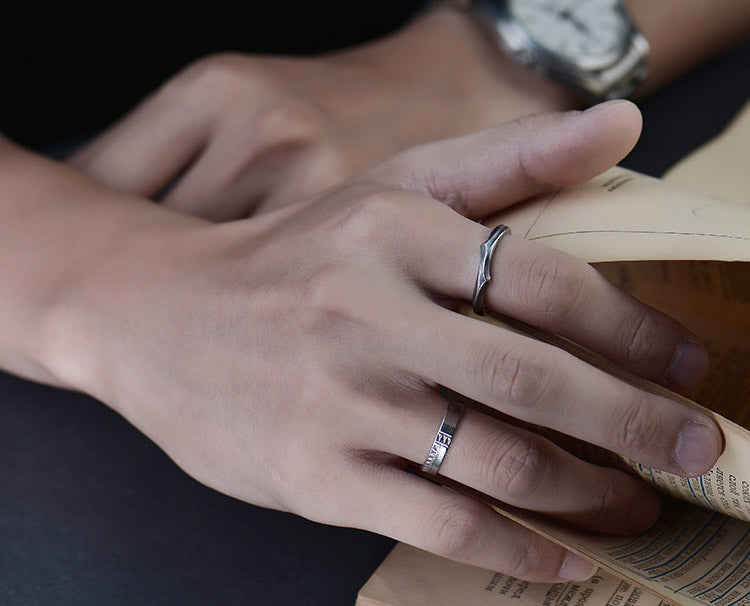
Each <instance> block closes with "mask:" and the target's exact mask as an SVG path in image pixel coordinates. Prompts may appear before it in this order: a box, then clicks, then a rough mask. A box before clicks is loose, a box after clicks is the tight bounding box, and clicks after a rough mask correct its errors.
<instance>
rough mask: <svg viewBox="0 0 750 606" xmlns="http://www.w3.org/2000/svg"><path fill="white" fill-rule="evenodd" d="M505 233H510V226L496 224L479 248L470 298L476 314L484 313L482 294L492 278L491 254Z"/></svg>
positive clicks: (481, 314)
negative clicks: (475, 275)
mask: <svg viewBox="0 0 750 606" xmlns="http://www.w3.org/2000/svg"><path fill="white" fill-rule="evenodd" d="M506 234H510V227H508V226H507V225H498V226H497V227H496V228H495V229H493V230H492V231H491V232H490V235H489V237H488V238H487V239H486V240H485V241H484V243H482V246H481V248H480V250H481V253H482V256H481V257H480V258H479V269H478V270H477V281H476V283H475V284H474V295H473V296H472V298H471V308H472V309H473V310H474V313H475V314H477V315H478V316H483V315H484V295H485V292H486V291H487V285H488V284H489V283H490V280H491V279H492V276H490V265H491V264H492V255H493V254H495V249H496V248H497V245H498V244H499V243H500V240H502V239H503V236H505V235H506Z"/></svg>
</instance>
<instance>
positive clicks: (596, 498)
mask: <svg viewBox="0 0 750 606" xmlns="http://www.w3.org/2000/svg"><path fill="white" fill-rule="evenodd" d="M619 486H620V484H618V483H616V482H614V481H612V480H611V479H606V480H604V481H603V482H602V483H601V484H600V486H599V489H598V490H597V491H596V493H595V494H594V495H593V497H592V499H591V509H590V512H589V513H590V515H591V526H592V527H593V528H603V527H611V525H612V519H613V516H615V514H616V513H617V512H618V511H624V503H623V496H624V495H623V492H622V490H620V488H619Z"/></svg>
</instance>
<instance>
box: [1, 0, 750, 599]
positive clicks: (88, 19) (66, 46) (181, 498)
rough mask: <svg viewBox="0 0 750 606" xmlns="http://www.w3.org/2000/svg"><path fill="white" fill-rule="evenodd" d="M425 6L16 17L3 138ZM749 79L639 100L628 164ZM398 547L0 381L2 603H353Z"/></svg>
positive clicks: (119, 10)
mask: <svg viewBox="0 0 750 606" xmlns="http://www.w3.org/2000/svg"><path fill="white" fill-rule="evenodd" d="M419 4H420V2H406V1H403V0H393V1H389V2H388V1H381V2H376V1H364V0H351V1H349V2H312V1H308V2H303V1H301V0H300V1H297V2H292V1H285V2H264V3H259V2H208V1H204V2H179V3H178V2H175V3H165V2H146V1H130V2H119V1H116V0H109V1H105V0H99V1H89V2H63V1H52V0H45V1H41V0H40V1H29V2H25V3H17V4H11V5H10V8H4V9H3V10H4V11H5V13H4V15H3V16H2V18H0V51H2V52H0V61H2V63H0V66H1V67H2V71H1V72H0V73H1V74H2V89H1V90H2V92H1V93H0V131H3V132H5V133H6V134H8V135H9V136H11V137H12V138H14V139H16V140H17V141H19V142H22V143H23V144H25V145H28V146H31V147H35V148H47V147H48V146H50V145H53V144H56V143H59V142H61V141H65V140H68V139H70V138H73V137H78V136H85V135H86V134H89V133H92V132H95V131H96V130H98V129H99V128H101V127H103V126H104V125H106V124H107V123H109V122H111V121H112V120H113V119H115V118H116V117H117V116H118V115H120V114H121V113H122V112H123V111H125V110H127V109H128V108H129V107H131V106H132V105H133V103H135V102H136V101H137V100H138V99H139V98H141V97H142V96H143V95H144V94H146V93H147V92H148V91H150V90H152V89H153V88H154V87H155V86H157V85H158V83H159V82H161V81H163V80H164V79H165V78H167V77H168V76H169V75H171V74H172V73H174V72H175V71H176V70H177V69H179V68H180V67H181V66H183V65H185V64H186V63H188V62H190V61H191V60H192V59H195V58H197V57H199V56H202V55H205V54H207V53H210V52H215V51H221V50H244V51H248V52H260V51H263V52H292V53H307V52H318V51H321V50H327V49H333V48H336V47H340V46H344V45H348V44H352V43H355V42H357V41H362V40H365V39H368V38H371V37H375V36H378V35H382V34H383V33H384V32H386V31H388V30H390V29H392V28H393V27H396V26H397V25H398V24H399V23H401V22H403V21H404V20H405V19H406V18H408V16H409V15H410V14H411V13H412V11H413V10H414V8H415V7H416V6H418V5H419ZM11 9H12V10H11ZM749 70H750V48H749V47H748V45H747V44H745V45H743V46H740V47H738V48H736V49H734V50H732V51H730V52H728V53H726V54H724V55H723V56H721V57H719V58H718V59H716V60H715V61H712V62H711V63H710V64H708V65H706V66H704V67H703V68H701V69H699V70H697V71H695V72H694V73H693V74H691V75H690V76H688V77H686V78H683V79H681V80H679V81H677V82H675V83H673V84H672V85H670V86H669V87H667V88H666V89H665V90H663V91H662V92H660V93H658V94H656V95H654V96H653V97H651V98H650V99H648V100H646V101H645V102H643V103H642V110H643V112H644V118H645V127H644V135H643V139H642V141H641V143H639V145H638V147H637V148H636V150H635V151H634V152H633V153H632V154H631V156H630V157H629V158H628V159H627V160H626V162H625V164H626V165H627V166H630V167H631V168H635V169H637V170H640V171H642V172H646V173H649V174H653V175H660V174H661V173H662V172H663V171H664V170H666V168H668V167H669V166H670V165H671V164H673V163H674V162H675V161H676V160H678V159H679V158H681V157H682V156H684V155H685V154H686V153H688V152H690V151H691V150H692V149H694V148H695V147H696V146H698V145H699V144H700V143H702V142H703V141H705V140H707V139H708V138H710V137H712V136H713V135H715V134H716V133H718V132H719V131H720V130H721V128H722V127H723V126H724V125H725V124H726V122H727V121H728V120H729V119H730V118H731V116H732V115H733V114H734V113H735V111H736V110H737V109H738V108H739V107H740V106H741V105H742V104H743V103H744V102H745V101H746V100H747V99H748V96H749V94H750V71H749ZM0 186H1V184H0ZM0 321H2V319H1V318H0ZM391 544H392V543H391V542H390V541H389V540H388V539H384V538H382V537H378V536H374V535H370V534H368V533H364V532H360V531H354V530H348V529H337V528H331V527H325V526H320V525H317V524H313V523H310V522H307V521H305V520H302V519H299V518H297V517H295V516H291V515H287V514H281V513H278V512H273V511H267V510H263V509H259V508H256V507H253V506H250V505H246V504H244V503H240V502H238V501H235V500H233V499H230V498H228V497H225V496H222V495H220V494H218V493H216V492H214V491H212V490H209V489H207V488H205V487H203V486H201V485H200V484H198V483H197V482H195V481H194V480H192V479H191V478H189V477H187V476H186V475H185V474H184V473H183V472H182V471H180V470H179V469H178V468H177V467H176V466H175V465H174V464H173V463H172V462H171V461H170V460H169V459H168V458H167V457H166V456H165V455H164V454H163V453H162V452H161V451H160V450H159V449H158V448H157V447H156V446H154V445H153V444H152V443H151V442H150V441H149V440H148V439H146V438H145V437H144V436H142V435H141V434H140V433H139V432H137V431H136V430H135V429H133V428H132V427H131V426H130V425H128V424H127V423H126V422H125V421H124V420H122V419H121V418H120V417H119V416H117V415H116V414H115V413H113V412H111V411H110V410H109V409H108V408H106V407H105V406H103V405H101V404H100V403H98V402H95V401H93V400H92V399H90V398H88V397H86V396H83V395H80V394H73V393H69V392H65V391H60V390H55V389H51V388H47V387H43V386H38V385H34V384H30V383H27V382H25V381H22V380H20V379H16V378H13V377H10V376H8V375H3V374H1V373H0V603H2V604H30V605H34V604H64V605H67V604H71V605H72V604H297V603H307V604H315V605H317V604H326V605H327V604H333V605H336V604H353V602H354V597H355V595H356V591H357V590H358V588H359V587H360V586H361V585H362V584H363V583H364V581H365V580H366V579H367V578H368V577H369V575H370V574H371V573H372V571H373V570H374V569H375V567H376V566H377V564H378V563H379V562H380V561H381V560H382V559H383V558H384V557H385V555H386V554H387V552H388V551H389V549H390V547H391Z"/></svg>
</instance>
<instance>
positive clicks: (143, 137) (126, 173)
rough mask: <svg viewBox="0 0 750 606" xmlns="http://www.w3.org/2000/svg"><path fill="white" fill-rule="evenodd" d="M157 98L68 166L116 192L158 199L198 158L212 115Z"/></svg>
mask: <svg viewBox="0 0 750 606" xmlns="http://www.w3.org/2000/svg"><path fill="white" fill-rule="evenodd" d="M174 101H175V100H174V99H173V98H172V97H171V96H169V95H164V94H159V93H157V94H156V95H154V96H153V97H150V98H148V99H146V100H145V101H143V103H141V104H140V105H139V106H138V107H136V108H135V109H134V110H133V111H132V112H131V113H130V114H128V115H127V116H125V117H124V118H123V119H122V120H121V121H119V122H117V123H116V124H115V125H114V126H112V127H111V128H109V129H108V130H106V131H104V132H103V133H102V134H101V135H99V136H98V137H96V138H95V139H94V140H93V141H91V142H90V143H89V144H88V145H86V146H85V147H83V148H82V149H81V150H79V151H78V152H77V153H76V154H74V155H73V156H72V157H71V158H70V159H69V160H68V163H69V164H70V165H71V166H73V167H75V168H77V169H78V170H80V171H82V172H84V173H86V174H87V175H89V176H91V177H93V178H95V179H97V180H99V181H102V182H103V183H106V184H107V185H110V186H111V187H114V188H116V189H119V190H122V191H126V192H130V193H134V194H138V195H141V196H145V197H149V198H150V197H153V196H155V195H156V194H158V193H159V192H160V191H162V190H163V189H164V188H165V187H166V186H167V185H168V184H169V183H170V182H171V181H172V180H173V179H175V178H176V177H177V176H178V175H179V174H180V173H181V172H182V171H183V170H184V169H185V168H186V167H187V166H188V165H189V164H190V163H191V162H192V160H193V159H194V158H196V157H197V156H198V154H199V153H200V151H201V149H202V147H203V145H204V144H205V142H206V140H207V137H208V131H209V123H208V121H207V119H206V118H207V116H206V115H202V114H199V113H196V112H194V111H191V109H190V108H189V107H188V106H186V105H185V104H183V103H177V102H174Z"/></svg>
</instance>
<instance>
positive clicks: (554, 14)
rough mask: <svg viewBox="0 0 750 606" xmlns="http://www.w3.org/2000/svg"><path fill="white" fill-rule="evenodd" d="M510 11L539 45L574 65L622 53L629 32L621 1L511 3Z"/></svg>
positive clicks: (524, 0) (525, 0) (533, 0)
mask: <svg viewBox="0 0 750 606" xmlns="http://www.w3.org/2000/svg"><path fill="white" fill-rule="evenodd" d="M509 9H510V12H511V13H512V15H513V16H514V17H515V18H516V19H517V20H518V21H519V22H520V23H521V25H523V27H524V28H525V29H526V31H527V32H528V34H529V36H530V37H531V39H532V40H533V41H534V42H535V43H536V44H538V45H540V46H542V47H544V48H545V49H547V50H549V51H552V52H553V53H556V54H559V55H562V56H563V57H564V58H566V59H570V60H572V61H578V60H580V59H582V58H587V57H597V56H601V55H605V54H607V53H612V52H616V51H618V50H619V49H620V47H621V46H622V41H623V39H624V38H625V33H626V31H627V29H628V24H627V22H626V21H625V19H624V18H623V15H622V13H621V11H620V2H619V1H618V0H511V1H510V2H509Z"/></svg>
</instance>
